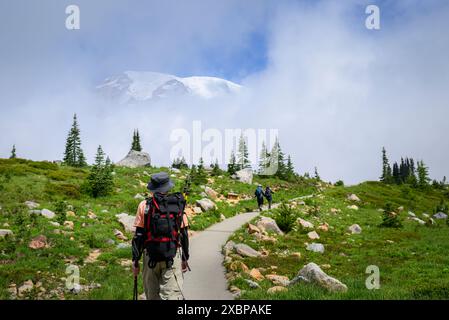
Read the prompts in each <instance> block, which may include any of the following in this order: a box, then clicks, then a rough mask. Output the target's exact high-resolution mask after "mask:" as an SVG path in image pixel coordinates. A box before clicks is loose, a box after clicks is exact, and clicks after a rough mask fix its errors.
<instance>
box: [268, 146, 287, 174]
mask: <svg viewBox="0 0 449 320" xmlns="http://www.w3.org/2000/svg"><path fill="white" fill-rule="evenodd" d="M270 166H271V167H274V168H275V167H276V166H277V172H276V174H275V176H276V177H278V178H280V179H285V176H286V167H285V162H284V153H283V152H282V149H281V145H280V143H279V138H278V137H276V140H275V142H274V145H273V148H272V149H271V155H270Z"/></svg>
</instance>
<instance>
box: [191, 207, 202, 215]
mask: <svg viewBox="0 0 449 320" xmlns="http://www.w3.org/2000/svg"><path fill="white" fill-rule="evenodd" d="M193 213H194V214H201V213H203V210H201V208H200V207H193Z"/></svg>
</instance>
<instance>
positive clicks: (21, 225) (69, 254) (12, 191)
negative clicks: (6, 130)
mask: <svg viewBox="0 0 449 320" xmlns="http://www.w3.org/2000/svg"><path fill="white" fill-rule="evenodd" d="M161 170H165V171H168V170H169V169H168V168H151V167H150V168H135V169H131V168H122V167H116V168H115V169H114V171H115V176H114V184H115V185H114V188H113V193H112V194H111V195H109V196H107V197H103V198H97V199H95V198H91V197H89V196H87V195H85V194H83V192H82V190H81V188H80V186H81V185H82V183H83V181H84V179H85V178H86V177H87V175H88V173H89V171H88V169H86V168H83V169H78V168H71V167H64V166H60V165H57V164H54V163H50V162H34V161H30V160H24V159H0V206H1V209H0V228H3V229H11V230H12V231H13V232H14V237H13V238H11V237H8V238H5V239H0V299H9V298H10V294H9V292H8V287H9V286H10V285H11V284H16V285H17V287H19V286H20V285H21V284H22V283H23V282H24V281H27V280H32V281H33V283H36V282H41V283H42V284H43V287H44V288H45V289H46V293H45V295H44V296H42V295H41V296H38V294H39V290H37V289H36V290H33V291H32V292H30V293H29V294H28V295H27V296H26V297H24V298H29V299H37V298H42V297H44V298H47V299H59V298H61V297H62V296H64V298H65V299H131V298H132V285H133V281H132V280H133V279H132V275H131V272H130V270H129V267H123V266H121V265H120V264H119V263H120V262H121V261H122V260H123V259H126V260H129V259H130V257H131V250H130V249H126V248H125V249H117V248H116V246H117V244H118V243H122V242H123V241H120V240H118V239H116V238H115V236H114V229H118V230H121V231H122V232H123V233H124V234H125V235H126V236H127V237H128V239H131V238H132V235H131V234H129V233H127V232H125V231H124V229H123V227H122V226H121V225H120V224H119V222H118V221H117V218H116V217H115V215H116V214H119V213H122V212H126V213H129V214H132V215H134V214H135V212H136V210H137V206H138V204H139V202H140V201H141V200H138V199H134V196H135V195H136V194H137V193H140V194H144V193H145V192H146V183H147V182H148V180H149V176H150V175H151V174H152V173H154V172H157V171H161ZM187 173H188V172H187V171H186V170H182V171H181V172H180V173H173V174H174V176H173V177H172V179H173V180H174V181H175V188H174V191H181V190H182V186H183V183H184V179H185V177H186V176H187ZM208 178H209V179H212V180H209V182H208V183H207V185H208V186H210V187H211V188H213V189H214V190H216V191H217V192H219V193H221V194H225V195H226V194H227V193H229V192H235V193H238V194H239V195H240V196H244V197H248V200H243V201H241V202H239V203H238V204H237V205H235V206H231V205H229V204H228V203H227V202H217V207H218V209H217V210H216V211H212V212H207V213H203V214H200V215H197V216H195V217H194V218H193V220H192V221H191V223H192V229H194V230H202V229H204V228H207V227H208V226H210V225H212V224H214V223H216V222H218V221H219V220H220V214H223V215H225V216H226V217H231V216H234V215H236V214H238V213H240V212H245V211H248V210H249V211H252V210H255V209H256V204H255V201H254V200H253V199H252V198H251V197H252V195H253V193H254V186H253V185H248V184H243V183H240V182H237V181H234V180H232V179H230V178H229V177H228V176H227V175H226V174H224V175H223V176H219V177H208ZM259 181H261V183H263V184H264V185H267V184H269V185H270V186H271V187H272V188H280V191H279V192H277V193H276V194H275V195H274V197H275V201H280V200H283V199H288V198H290V197H294V196H298V195H301V194H305V193H307V192H310V190H311V189H313V188H314V185H313V184H312V183H309V182H304V181H300V182H296V183H287V182H284V181H280V180H277V179H263V180H261V179H259V178H258V177H255V182H259ZM202 191H203V189H202V188H201V186H193V187H192V192H191V194H190V196H189V198H188V202H189V203H190V204H194V203H195V201H196V200H198V199H201V198H202V196H201V195H200V193H201V192H202ZM28 200H32V201H35V202H37V203H39V204H40V207H39V209H42V208H47V209H50V210H52V211H55V210H56V209H57V206H58V203H60V201H65V202H66V204H67V205H68V206H71V209H70V210H71V211H74V212H75V214H76V215H75V216H74V217H70V216H67V220H71V221H73V223H74V229H73V230H68V229H67V228H64V227H62V226H60V227H58V226H53V225H52V224H50V221H49V220H48V219H46V218H45V217H42V216H37V215H30V214H29V213H28V208H26V207H25V206H24V202H25V201H28ZM89 211H92V212H94V213H95V215H96V216H97V219H90V218H88V212H89ZM57 220H58V217H56V218H55V219H53V221H57ZM55 230H59V234H56V233H55ZM38 235H45V236H46V237H47V241H48V244H49V248H43V249H38V250H33V249H30V248H29V247H28V244H29V242H30V240H31V239H32V238H33V237H35V236H38ZM71 237H73V238H72V239H71ZM111 239H112V240H114V242H115V243H114V244H109V243H108V240H111ZM126 242H128V243H129V241H126ZM94 249H100V250H101V255H100V256H99V257H98V260H97V261H96V262H94V263H87V264H85V263H84V260H85V258H86V257H87V256H88V255H89V252H90V251H92V250H94ZM70 264H75V265H77V266H78V267H79V269H80V277H81V284H82V285H89V284H91V283H99V284H101V287H100V288H97V289H93V290H90V291H88V292H84V291H82V292H81V293H79V294H72V293H68V292H65V291H64V290H61V288H64V286H65V279H66V277H68V276H69V275H68V274H66V268H67V266H68V265H70ZM52 291H54V292H53V293H52V294H50V292H52ZM140 292H142V287H141V288H140Z"/></svg>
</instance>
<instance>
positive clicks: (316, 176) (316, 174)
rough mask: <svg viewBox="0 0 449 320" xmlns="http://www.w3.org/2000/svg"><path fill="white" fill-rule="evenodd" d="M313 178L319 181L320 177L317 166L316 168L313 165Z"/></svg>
mask: <svg viewBox="0 0 449 320" xmlns="http://www.w3.org/2000/svg"><path fill="white" fill-rule="evenodd" d="M314 178H315V179H316V180H318V181H321V177H320V175H319V174H318V168H317V167H315V173H314Z"/></svg>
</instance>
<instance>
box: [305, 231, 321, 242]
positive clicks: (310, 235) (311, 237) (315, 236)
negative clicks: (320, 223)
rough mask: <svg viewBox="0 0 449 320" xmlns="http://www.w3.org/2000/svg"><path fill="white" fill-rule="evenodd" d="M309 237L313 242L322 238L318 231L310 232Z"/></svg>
mask: <svg viewBox="0 0 449 320" xmlns="http://www.w3.org/2000/svg"><path fill="white" fill-rule="evenodd" d="M307 236H308V237H309V239H311V240H316V239H319V238H320V236H319V235H318V233H316V231H310V232H309V233H308V234H307Z"/></svg>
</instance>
